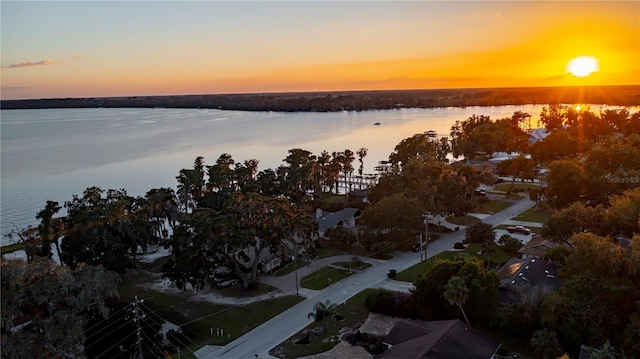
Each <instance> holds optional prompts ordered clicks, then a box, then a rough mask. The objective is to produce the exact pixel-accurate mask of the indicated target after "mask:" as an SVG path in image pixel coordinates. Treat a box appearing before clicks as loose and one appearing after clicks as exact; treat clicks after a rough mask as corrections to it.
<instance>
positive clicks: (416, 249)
mask: <svg viewBox="0 0 640 359" xmlns="http://www.w3.org/2000/svg"><path fill="white" fill-rule="evenodd" d="M425 248H427V243H426V242H422V249H425ZM411 250H412V251H414V252H420V244H419V243H416V244H414V245H413V247H411Z"/></svg>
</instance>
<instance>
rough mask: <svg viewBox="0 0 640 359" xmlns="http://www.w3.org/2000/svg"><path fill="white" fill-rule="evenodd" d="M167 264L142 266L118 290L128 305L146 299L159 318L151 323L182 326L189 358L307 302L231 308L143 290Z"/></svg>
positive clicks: (236, 290)
mask: <svg viewBox="0 0 640 359" xmlns="http://www.w3.org/2000/svg"><path fill="white" fill-rule="evenodd" d="M166 260H167V258H161V259H158V260H156V261H155V262H153V263H149V264H146V263H143V264H141V265H140V268H139V269H138V270H137V271H136V272H133V271H131V272H129V273H127V274H126V275H125V276H124V277H123V281H122V283H121V285H120V286H119V294H120V298H121V299H122V300H124V301H129V300H131V299H133V298H134V296H138V298H141V299H144V305H145V307H146V308H147V310H148V311H149V313H151V312H153V313H155V315H157V317H156V316H152V317H151V319H150V320H155V321H156V322H160V321H162V320H167V321H170V322H172V323H174V324H176V325H180V326H183V330H184V331H185V333H187V334H188V336H189V338H190V340H191V341H190V342H188V343H184V344H186V345H187V348H185V349H183V350H182V354H183V355H184V357H186V358H189V357H190V356H188V355H189V354H190V352H191V351H195V350H197V349H199V348H200V347H202V346H203V345H207V344H213V345H225V344H227V343H229V342H231V341H232V340H235V339H237V338H238V337H240V336H241V335H243V334H244V333H246V332H248V331H250V330H252V329H253V328H255V327H257V326H259V325H260V324H262V323H264V322H266V321H267V320H269V319H271V318H272V317H274V316H276V315H278V314H280V313H281V312H283V311H284V310H286V309H288V308H290V307H292V306H293V305H295V304H297V303H298V302H300V301H302V300H303V299H304V298H302V297H296V296H284V297H278V298H274V299H269V300H264V301H260V302H256V303H252V304H248V305H245V306H232V305H220V304H213V303H210V302H206V301H193V300H191V297H192V294H190V292H178V293H165V292H161V291H158V290H154V289H146V288H143V287H141V284H144V283H151V282H153V281H155V280H156V276H154V275H152V274H151V273H157V270H158V268H159V267H160V266H161V264H162V263H163V262H164V261H166ZM273 290H274V288H272V287H270V286H267V285H263V284H259V285H258V288H256V289H254V290H252V291H248V292H247V291H243V290H242V288H241V287H240V286H233V287H230V288H226V289H222V290H218V291H219V293H220V294H222V295H225V296H229V297H239V298H242V297H251V296H257V295H261V294H265V293H269V292H272V291H273ZM149 313H147V314H149ZM238 318H242V320H238ZM211 328H224V337H222V336H216V335H213V336H212V335H211Z"/></svg>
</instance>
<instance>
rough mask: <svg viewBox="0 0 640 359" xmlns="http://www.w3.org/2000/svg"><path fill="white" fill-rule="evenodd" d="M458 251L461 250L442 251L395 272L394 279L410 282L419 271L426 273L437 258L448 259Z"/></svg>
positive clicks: (453, 257) (456, 254) (456, 255)
mask: <svg viewBox="0 0 640 359" xmlns="http://www.w3.org/2000/svg"><path fill="white" fill-rule="evenodd" d="M460 253H462V252H456V251H448V252H442V253H440V254H438V255H436V256H434V257H432V258H429V259H428V260H427V261H424V262H421V263H418V264H415V265H413V266H411V267H409V268H407V269H405V270H403V271H402V272H400V273H398V274H396V276H395V278H393V279H395V280H399V281H403V282H412V283H413V281H414V280H415V279H416V277H417V276H418V274H420V273H426V272H428V271H429V269H431V267H433V266H434V265H435V264H436V262H437V261H438V259H449V260H453V259H455V258H456V257H458V256H459V255H460Z"/></svg>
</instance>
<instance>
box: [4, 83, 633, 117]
mask: <svg viewBox="0 0 640 359" xmlns="http://www.w3.org/2000/svg"><path fill="white" fill-rule="evenodd" d="M563 103H582V104H608V105H618V106H637V105H640V86H638V85H631V86H594V87H523V88H484V89H431V90H386V91H335V92H299V93H257V94H219V95H176V96H130V97H96V98H54V99H30V100H3V101H0V108H2V109H4V110H8V109H39V108H97V107H104V108H116V107H129V108H156V107H159V108H210V109H222V110H242V111H281V112H302V111H312V112H329V111H365V110H388V109H395V108H436V107H465V106H503V105H525V104H563Z"/></svg>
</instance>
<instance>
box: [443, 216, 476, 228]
mask: <svg viewBox="0 0 640 359" xmlns="http://www.w3.org/2000/svg"><path fill="white" fill-rule="evenodd" d="M447 222H449V223H453V224H457V225H459V226H470V225H472V224H474V223H477V222H480V219H479V218H477V217H474V216H461V217H453V216H450V217H447Z"/></svg>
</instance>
